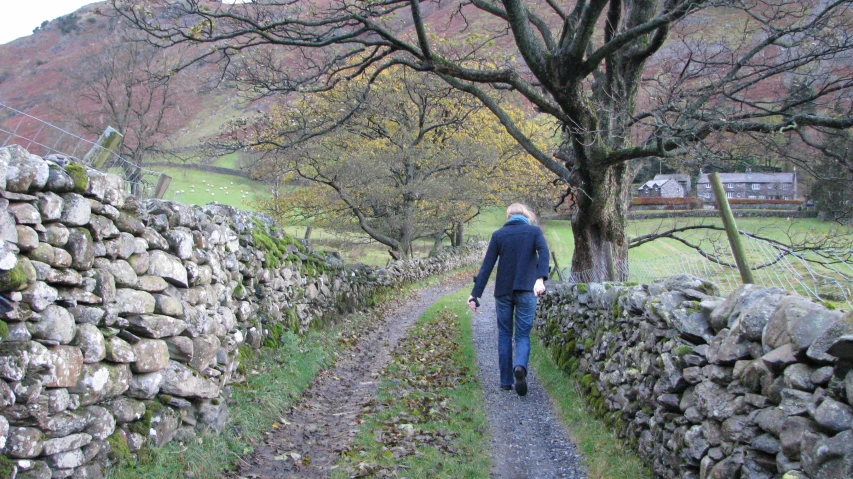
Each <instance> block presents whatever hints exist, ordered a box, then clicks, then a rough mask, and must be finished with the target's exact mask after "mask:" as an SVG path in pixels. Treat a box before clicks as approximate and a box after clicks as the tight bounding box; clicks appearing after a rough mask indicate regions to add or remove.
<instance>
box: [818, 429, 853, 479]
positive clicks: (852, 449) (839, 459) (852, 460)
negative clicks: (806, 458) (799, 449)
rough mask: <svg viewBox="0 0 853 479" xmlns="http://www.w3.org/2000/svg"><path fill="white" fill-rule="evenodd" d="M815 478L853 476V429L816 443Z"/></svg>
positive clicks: (830, 478)
mask: <svg viewBox="0 0 853 479" xmlns="http://www.w3.org/2000/svg"><path fill="white" fill-rule="evenodd" d="M810 466H811V467H810V469H812V470H813V472H812V474H811V477H812V478H813V479H837V478H844V477H853V431H851V430H847V431H844V432H842V433H839V434H837V435H836V436H835V437H832V438H827V439H823V440H821V441H819V442H818V443H817V444H815V445H814V453H813V462H812V463H811V464H810Z"/></svg>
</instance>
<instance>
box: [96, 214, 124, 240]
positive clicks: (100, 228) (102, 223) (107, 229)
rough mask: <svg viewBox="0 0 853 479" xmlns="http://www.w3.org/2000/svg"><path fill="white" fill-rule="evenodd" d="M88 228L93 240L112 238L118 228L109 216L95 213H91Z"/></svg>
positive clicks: (117, 233)
mask: <svg viewBox="0 0 853 479" xmlns="http://www.w3.org/2000/svg"><path fill="white" fill-rule="evenodd" d="M89 230H90V231H91V232H92V238H93V239H94V240H95V241H103V240H106V239H112V238H115V237H117V236H118V235H119V230H118V228H116V226H115V225H114V224H113V222H112V221H111V220H110V219H109V218H107V217H106V216H100V215H96V214H93V215H92V218H91V219H90V220H89Z"/></svg>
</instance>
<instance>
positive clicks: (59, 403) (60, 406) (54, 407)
mask: <svg viewBox="0 0 853 479" xmlns="http://www.w3.org/2000/svg"><path fill="white" fill-rule="evenodd" d="M81 368H82V365H81ZM45 396H47V401H48V412H49V413H50V414H56V413H58V412H62V411H67V410H68V409H69V408H70V407H71V395H70V394H69V393H68V390H67V389H65V388H60V389H48V390H47V391H46V392H45Z"/></svg>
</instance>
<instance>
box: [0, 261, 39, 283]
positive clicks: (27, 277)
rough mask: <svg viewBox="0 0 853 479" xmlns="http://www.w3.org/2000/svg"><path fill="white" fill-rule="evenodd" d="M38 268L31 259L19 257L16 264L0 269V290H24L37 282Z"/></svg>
mask: <svg viewBox="0 0 853 479" xmlns="http://www.w3.org/2000/svg"><path fill="white" fill-rule="evenodd" d="M36 277H37V273H36V269H35V267H33V264H32V263H31V262H30V260H29V259H27V258H24V257H22V256H19V257H17V259H16V264H15V266H13V267H12V268H11V269H9V270H0V292H3V291H22V290H24V289H27V287H28V286H29V285H31V284H33V283H35V281H36Z"/></svg>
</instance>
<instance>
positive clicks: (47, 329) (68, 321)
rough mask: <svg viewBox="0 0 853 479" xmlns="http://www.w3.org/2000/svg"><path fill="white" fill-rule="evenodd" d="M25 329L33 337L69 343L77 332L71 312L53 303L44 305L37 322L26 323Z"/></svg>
mask: <svg viewBox="0 0 853 479" xmlns="http://www.w3.org/2000/svg"><path fill="white" fill-rule="evenodd" d="M27 329H28V330H29V331H30V334H32V336H33V338H35V339H46V340H52V341H57V342H58V343H59V344H68V343H70V342H71V340H72V339H74V335H75V334H76V332H77V326H76V324H75V323H74V318H73V317H72V316H71V313H69V312H68V310H66V309H65V308H63V307H61V306H57V305H55V304H51V305H49V306H48V307H46V308H45V309H44V311H42V312H41V318H40V319H39V320H38V321H37V322H30V323H27Z"/></svg>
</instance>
